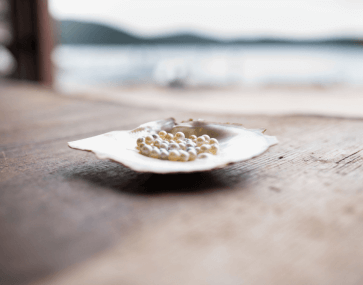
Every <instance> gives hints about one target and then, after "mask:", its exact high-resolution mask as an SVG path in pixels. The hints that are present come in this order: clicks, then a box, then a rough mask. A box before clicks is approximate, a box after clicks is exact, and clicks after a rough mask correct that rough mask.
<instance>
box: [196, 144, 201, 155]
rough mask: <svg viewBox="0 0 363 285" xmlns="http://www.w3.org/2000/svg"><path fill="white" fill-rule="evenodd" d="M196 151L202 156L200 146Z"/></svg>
mask: <svg viewBox="0 0 363 285" xmlns="http://www.w3.org/2000/svg"><path fill="white" fill-rule="evenodd" d="M195 151H196V152H197V154H200V153H201V152H202V151H201V149H200V147H199V146H197V147H196V148H195Z"/></svg>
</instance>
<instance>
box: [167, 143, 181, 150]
mask: <svg viewBox="0 0 363 285" xmlns="http://www.w3.org/2000/svg"><path fill="white" fill-rule="evenodd" d="M169 149H170V150H173V149H179V145H178V144H177V143H171V144H169Z"/></svg>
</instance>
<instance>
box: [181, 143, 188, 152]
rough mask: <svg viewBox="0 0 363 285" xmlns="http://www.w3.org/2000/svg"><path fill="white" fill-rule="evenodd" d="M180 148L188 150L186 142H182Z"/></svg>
mask: <svg viewBox="0 0 363 285" xmlns="http://www.w3.org/2000/svg"><path fill="white" fill-rule="evenodd" d="M179 148H180V149H182V150H186V149H187V147H186V145H185V143H180V144H179Z"/></svg>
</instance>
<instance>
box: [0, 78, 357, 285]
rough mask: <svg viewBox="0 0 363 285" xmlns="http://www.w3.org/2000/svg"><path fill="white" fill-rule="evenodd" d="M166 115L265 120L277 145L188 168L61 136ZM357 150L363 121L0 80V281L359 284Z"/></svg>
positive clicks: (254, 124)
mask: <svg viewBox="0 0 363 285" xmlns="http://www.w3.org/2000/svg"><path fill="white" fill-rule="evenodd" d="M169 116H174V117H175V118H176V119H177V120H182V119H187V118H189V117H192V118H199V117H201V116H203V117H204V118H205V119H210V120H213V121H229V122H236V123H243V124H244V125H245V126H246V127H248V128H261V127H264V128H267V134H270V135H275V136H277V137H278V139H279V142H280V143H279V144H278V145H277V146H274V147H273V148H271V149H270V150H269V151H268V152H266V153H265V154H263V155H261V156H260V157H258V158H255V159H253V160H251V161H247V162H243V163H239V164H236V165H234V166H231V167H228V168H225V169H222V170H216V171H212V172H209V173H197V174H189V175H188V174H186V175H149V174H137V173H134V172H132V171H131V170H129V169H126V168H125V167H123V166H121V165H118V164H116V163H113V162H108V161H101V160H98V159H96V158H95V157H94V156H93V155H92V154H91V153H86V152H81V151H74V150H71V149H69V148H68V147H67V145H66V142H67V141H72V140H76V139H80V138H84V137H89V136H92V135H96V134H100V133H105V132H108V131H111V130H117V129H130V128H133V127H135V126H137V125H139V124H141V123H143V122H147V121H151V120H155V119H160V118H166V117H169ZM362 162H363V121H362V120H360V119H344V118H334V117H319V116H302V115H299V116H260V115H259V116H257V115H248V116H247V115H233V116H232V115H228V114H219V115H214V114H206V113H204V114H201V113H197V112H186V111H179V112H175V111H174V112H172V111H168V110H163V109H158V108H156V107H152V108H151V107H150V108H147V107H145V106H144V107H136V106H134V105H132V106H127V105H117V104H115V103H108V102H101V101H89V100H85V99H72V98H66V97H62V96H59V95H57V94H54V93H52V92H51V91H48V90H45V89H40V88H38V87H35V86H30V85H24V86H15V87H14V86H11V85H10V86H5V87H2V91H1V93H0V189H1V190H0V228H1V231H0V252H2V254H1V255H0V268H1V270H0V280H1V282H0V284H26V283H29V282H31V281H36V280H39V279H42V281H39V282H37V284H67V285H71V284H153V283H155V284H361V283H362V282H363V268H362V267H363V265H362V262H361V261H362V260H363V238H362V236H363V186H362V185H363V175H362ZM55 273H57V274H56V275H54V276H53V275H52V274H55ZM43 278H44V279H43Z"/></svg>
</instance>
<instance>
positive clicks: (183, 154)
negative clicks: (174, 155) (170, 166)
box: [179, 150, 189, 161]
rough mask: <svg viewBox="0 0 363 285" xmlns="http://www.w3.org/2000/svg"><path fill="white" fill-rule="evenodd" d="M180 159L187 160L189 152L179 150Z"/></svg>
mask: <svg viewBox="0 0 363 285" xmlns="http://www.w3.org/2000/svg"><path fill="white" fill-rule="evenodd" d="M179 153H180V161H188V160H189V153H187V152H186V151H184V150H180V151H179Z"/></svg>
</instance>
